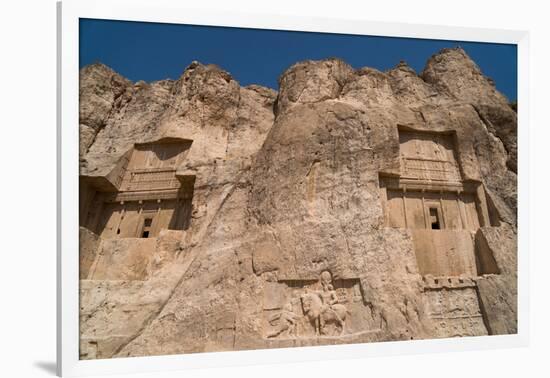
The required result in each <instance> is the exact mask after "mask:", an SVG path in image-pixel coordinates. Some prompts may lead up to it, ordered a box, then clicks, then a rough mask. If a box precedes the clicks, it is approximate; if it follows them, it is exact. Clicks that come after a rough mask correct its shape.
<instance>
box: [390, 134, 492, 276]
mask: <svg viewBox="0 0 550 378" xmlns="http://www.w3.org/2000/svg"><path fill="white" fill-rule="evenodd" d="M398 133H399V144H400V162H401V169H400V175H384V174H381V175H380V198H381V202H382V209H383V212H384V224H385V226H386V227H392V228H407V229H410V230H411V234H412V239H413V245H414V250H415V255H416V260H417V264H418V269H419V272H420V274H422V275H435V276H440V275H441V276H455V275H456V276H458V275H467V276H476V275H477V274H479V271H480V269H479V267H477V266H476V257H477V256H476V248H475V243H474V238H473V233H474V232H475V231H477V230H478V229H479V228H480V227H482V226H488V225H490V220H489V213H488V208H487V200H486V196H485V191H484V189H483V186H482V184H481V183H479V182H476V181H464V180H463V179H462V175H461V169H460V165H459V163H458V159H457V150H456V135H455V134H454V133H452V132H446V133H436V132H425V131H414V130H410V129H406V130H405V129H398ZM477 260H480V259H479V257H477ZM486 260H488V259H484V260H483V261H486Z"/></svg>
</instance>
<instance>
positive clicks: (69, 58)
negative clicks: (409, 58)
mask: <svg viewBox="0 0 550 378" xmlns="http://www.w3.org/2000/svg"><path fill="white" fill-rule="evenodd" d="M80 18H95V19H113V20H126V21H147V22H162V23H179V24H195V25H208V26H234V27H245V28H259V29H276V30H293V31H310V32H331V33H342V34H360V35H372V36H390V37H411V38H426V39H441V40H460V41H475V42H491V43H512V44H517V47H518V50H517V51H518V102H520V103H521V104H522V106H521V107H520V108H519V110H518V122H519V125H521V127H518V145H519V148H518V150H519V154H518V172H520V174H519V180H518V201H519V203H520V206H519V209H518V333H517V334H515V335H504V336H487V337H470V338H460V339H437V340H415V341H399V342H382V343H372V344H352V345H335V346H323V347H300V348H286V349H266V350H253V351H234V352H212V353H198V354H189V355H169V356H150V357H132V358H115V359H105V360H79V295H78V286H79V274H78V271H79V260H78V249H79V243H78V145H79V135H78V133H79V132H78V127H77V125H78V114H79V111H78V106H79V103H78V98H79V92H78V82H79V62H78V56H79V38H78V37H79V19H80ZM58 46H59V50H58V67H57V75H58V93H57V96H58V97H57V98H58V109H57V112H58V125H57V130H58V135H57V139H58V155H57V164H58V177H57V180H58V191H57V192H58V193H57V195H58V203H59V204H60V207H59V208H58V216H57V223H58V234H57V253H58V257H57V269H58V278H57V290H58V293H57V297H58V303H57V310H58V316H57V330H58V335H57V372H58V374H59V375H60V376H81V375H99V374H119V373H132V372H141V373H145V372H153V371H169V370H180V369H188V368H201V367H222V366H240V365H250V364H261V363H274V362H297V361H307V360H321V359H323V360H327V359H346V358H363V357H369V356H381V355H386V356H387V355H397V354H407V353H434V352H442V351H465V350H481V349H492V348H504V347H519V346H526V345H527V344H528V335H529V282H528V276H529V274H528V265H529V261H528V260H529V253H528V251H529V245H528V239H529V237H528V232H529V228H528V219H527V218H528V214H527V209H528V203H529V198H528V188H527V186H528V181H529V156H528V151H529V146H528V145H527V143H528V142H527V141H528V133H529V119H528V112H527V109H528V108H529V98H528V85H529V84H528V83H529V80H528V73H529V72H528V65H529V62H528V59H529V35H528V33H527V32H525V31H512V30H494V29H474V28H459V27H447V26H433V25H414V24H397V23H395V24H394V23H379V22H369V21H357V20H344V19H318V18H310V17H297V16H293V17H290V16H280V15H274V14H247V13H246V12H236V11H235V12H212V11H207V10H200V9H191V8H188V7H186V6H184V5H180V4H179V3H178V2H176V1H168V0H157V1H146V0H112V1H109V2H102V1H90V0H88V1H72V0H65V1H63V2H62V3H58Z"/></svg>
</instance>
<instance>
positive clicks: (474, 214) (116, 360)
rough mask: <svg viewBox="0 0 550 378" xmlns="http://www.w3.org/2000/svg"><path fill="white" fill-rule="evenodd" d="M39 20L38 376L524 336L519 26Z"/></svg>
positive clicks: (93, 5)
mask: <svg viewBox="0 0 550 378" xmlns="http://www.w3.org/2000/svg"><path fill="white" fill-rule="evenodd" d="M58 14H59V41H60V51H59V65H58V68H59V72H58V77H59V80H60V82H59V83H60V84H59V93H58V96H59V117H58V118H59V125H58V126H59V142H60V143H59V172H60V176H59V196H60V203H61V208H60V210H59V217H58V222H59V249H58V272H59V274H58V277H59V280H58V285H59V295H58V297H59V303H58V332H59V336H58V373H59V374H63V375H67V376H70V375H82V374H99V373H122V372H137V371H139V372H146V371H155V370H163V369H164V370H166V369H170V370H174V369H184V368H190V367H204V366H230V365H242V364H249V363H252V362H254V363H262V362H275V361H283V362H290V361H302V360H310V359H321V358H323V359H326V358H333V359H341V358H358V357H364V356H372V355H388V354H398V353H411V352H415V353H418V352H419V351H421V352H432V351H435V350H438V351H439V350H448V351H452V350H469V349H481V348H495V347H506V346H518V345H525V343H526V342H527V333H528V328H527V327H528V324H527V294H526V293H527V278H526V274H527V273H526V268H527V244H526V243H527V238H526V234H525V233H526V214H525V209H526V201H527V198H526V195H525V193H526V191H525V190H524V188H525V185H526V182H527V177H526V174H527V169H526V167H527V155H526V153H525V152H526V147H525V146H524V144H522V143H523V141H525V140H526V135H527V132H528V120H527V114H526V112H525V111H524V109H526V107H527V104H528V99H527V95H526V93H527V92H526V88H527V76H526V75H527V48H528V45H527V44H528V42H527V38H528V37H527V33H526V32H520V31H500V30H480V29H466V28H451V27H444V26H437V27H436V26H421V25H401V24H381V23H371V22H368V21H357V20H355V21H354V20H338V19H312V18H306V17H303V18H300V17H286V16H285V17H283V16H275V15H267V14H255V15H253V17H251V16H250V15H248V14H246V13H238V12H235V13H216V12H209V11H208V12H207V11H200V10H196V9H195V10H193V9H187V8H185V7H180V6H178V5H176V3H175V2H152V1H150V2H147V1H112V2H109V4H108V5H106V3H103V2H93V1H86V2H74V1H64V2H63V3H62V4H60V5H59V8H58ZM518 125H520V126H519V127H518ZM518 172H519V173H520V174H519V176H518ZM518 177H519V178H520V180H518Z"/></svg>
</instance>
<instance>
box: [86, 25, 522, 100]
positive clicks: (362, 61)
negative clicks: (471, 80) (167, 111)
mask: <svg viewBox="0 0 550 378" xmlns="http://www.w3.org/2000/svg"><path fill="white" fill-rule="evenodd" d="M457 45H460V46H461V47H462V48H463V49H464V50H466V52H467V53H468V54H469V55H470V57H472V59H474V61H475V62H476V63H477V64H478V65H479V66H480V67H481V70H482V71H483V73H484V74H485V75H486V76H489V77H491V78H492V79H493V80H494V81H495V84H496V86H497V88H498V89H499V90H500V91H501V92H503V93H504V94H505V95H506V96H507V97H508V99H510V100H515V99H516V98H517V47H516V45H507V44H492V43H472V42H458V41H436V40H428V39H413V38H389V37H371V36H360V35H344V34H327V33H305V32H287V31H277V30H259V29H241V28H225V27H205V26H194V25H175V24H161V23H146V22H127V21H110V20H92V19H81V20H80V67H83V66H85V65H88V64H90V63H94V62H102V63H104V64H106V65H108V66H109V67H111V68H112V69H114V70H115V71H117V72H118V73H120V74H121V75H123V76H125V77H126V78H128V79H130V80H132V81H138V80H144V81H155V80H161V79H168V78H170V79H177V78H179V76H180V75H181V73H182V72H183V70H184V69H185V67H187V65H188V64H189V63H191V61H193V60H198V61H199V62H201V63H214V64H217V65H218V66H220V67H222V68H223V69H225V70H226V71H228V72H229V73H231V75H232V76H233V77H234V78H235V79H236V80H237V81H238V82H239V83H240V84H241V85H248V84H260V85H263V86H267V87H271V88H273V89H277V79H278V77H279V75H280V74H281V73H282V72H283V71H284V70H285V69H287V68H288V67H289V66H290V65H292V64H293V63H296V62H298V61H301V60H306V59H313V60H318V59H323V58H328V57H339V58H341V59H343V60H344V61H346V62H347V63H349V64H350V65H352V66H353V67H354V68H359V67H364V66H369V67H374V68H377V69H379V70H381V71H386V70H388V69H390V68H393V67H395V66H396V65H397V64H398V63H399V61H400V60H405V61H406V62H407V63H408V64H409V65H410V66H411V67H413V68H414V69H415V70H416V72H418V73H420V72H421V71H422V69H423V68H424V65H425V63H426V61H427V60H428V58H429V57H430V56H431V55H433V54H435V53H437V52H438V51H439V50H440V49H442V48H445V47H455V46H457Z"/></svg>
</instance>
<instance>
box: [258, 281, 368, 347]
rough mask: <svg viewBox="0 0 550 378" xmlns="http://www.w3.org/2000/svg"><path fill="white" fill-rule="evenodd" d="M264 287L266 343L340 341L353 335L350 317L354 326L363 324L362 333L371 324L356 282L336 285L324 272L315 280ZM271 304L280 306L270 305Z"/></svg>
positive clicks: (337, 282)
mask: <svg viewBox="0 0 550 378" xmlns="http://www.w3.org/2000/svg"><path fill="white" fill-rule="evenodd" d="M266 285H267V286H266V292H265V297H266V299H267V300H266V301H265V302H264V311H265V312H266V313H267V317H266V327H267V331H266V333H265V337H266V338H268V339H274V338H282V339H292V338H311V337H340V336H343V335H346V334H353V333H355V332H354V330H353V329H351V328H354V327H351V328H349V327H348V322H349V321H350V320H352V318H353V317H354V318H355V319H353V323H354V325H355V326H357V325H359V324H362V325H363V327H360V328H361V329H363V330H364V329H365V327H364V326H365V325H367V324H368V323H370V322H369V318H371V316H370V315H371V314H370V308H368V307H367V306H366V305H365V303H364V302H363V296H362V294H361V288H360V283H359V279H356V278H355V279H354V278H352V279H341V280H337V281H336V282H335V281H333V278H332V274H331V273H330V272H329V271H323V272H322V273H321V274H320V276H319V279H318V280H283V281H279V282H277V283H270V282H268V283H266ZM273 301H275V302H277V301H278V302H279V304H277V303H270V302H273ZM361 310H362V311H361ZM352 313H353V314H352ZM354 315H355V316H354ZM367 328H368V327H367Z"/></svg>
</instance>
